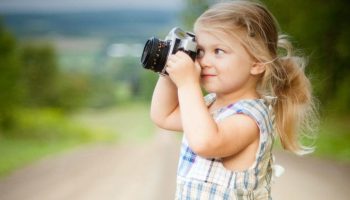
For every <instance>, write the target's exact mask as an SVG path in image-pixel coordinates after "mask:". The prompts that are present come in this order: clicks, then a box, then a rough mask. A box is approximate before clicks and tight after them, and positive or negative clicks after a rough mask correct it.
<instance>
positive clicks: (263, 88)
mask: <svg viewBox="0 0 350 200" xmlns="http://www.w3.org/2000/svg"><path fill="white" fill-rule="evenodd" d="M199 29H200V30H206V31H211V32H221V33H226V34H230V35H231V36H232V37H235V38H237V39H239V40H240V42H241V43H242V45H243V46H244V47H245V49H246V50H247V52H248V53H249V54H250V55H251V56H252V58H253V59H254V60H256V61H257V62H259V63H263V64H265V66H266V70H265V72H264V74H263V75H262V76H261V79H260V81H259V82H258V86H257V91H258V92H259V93H260V95H262V96H264V95H269V96H276V97H277V100H276V103H275V105H274V107H273V109H274V113H275V122H276V123H275V126H276V132H277V134H278V136H279V138H280V141H281V143H282V146H283V147H284V148H285V149H287V150H290V151H292V152H294V153H297V154H304V153H309V152H312V150H313V148H312V147H310V146H309V147H308V146H304V145H302V144H301V142H300V137H299V136H310V135H313V133H314V132H315V127H316V124H317V123H316V122H317V121H318V120H317V109H316V106H315V101H314V98H313V95H312V88H311V84H310V81H309V79H308V78H307V76H306V75H305V72H304V69H305V66H306V59H305V58H304V57H302V56H298V55H296V53H295V51H294V49H293V46H292V44H291V42H290V41H289V40H288V37H287V35H280V34H279V26H278V23H277V21H276V20H275V18H274V16H273V15H272V14H271V13H270V12H269V11H268V9H267V8H266V7H265V6H264V5H263V4H261V3H259V2H256V1H244V0H236V1H230V2H221V3H218V4H215V5H214V6H213V7H211V8H210V9H208V10H207V11H206V12H204V13H203V14H202V15H201V16H200V17H199V18H198V19H197V20H196V22H195V25H194V30H195V32H196V31H197V30H199Z"/></svg>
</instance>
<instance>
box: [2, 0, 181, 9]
mask: <svg viewBox="0 0 350 200" xmlns="http://www.w3.org/2000/svg"><path fill="white" fill-rule="evenodd" d="M183 1H184V0H0V12H11V11H36V12H38V11H39V12H40V11H44V12H55V11H72V10H73V11H75V10H103V9H124V8H135V9H139V8H147V9H151V8H154V9H181V7H182V5H183Z"/></svg>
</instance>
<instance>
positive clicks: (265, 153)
mask: <svg viewBox="0 0 350 200" xmlns="http://www.w3.org/2000/svg"><path fill="white" fill-rule="evenodd" d="M205 100H206V102H207V105H210V104H211V103H212V102H214V101H215V94H209V95H207V96H206V97H205ZM234 114H246V115H248V116H250V117H251V118H252V119H254V120H255V121H256V123H257V125H258V126H259V129H260V140H259V148H258V151H257V152H256V156H255V157H256V159H255V162H254V164H253V165H252V166H251V167H250V168H248V169H246V170H244V171H232V170H229V169H226V168H225V167H224V166H223V164H222V162H221V159H220V158H212V159H207V158H202V157H200V156H198V155H196V153H194V152H193V151H192V150H191V148H190V147H189V146H188V142H187V140H186V138H185V137H183V139H182V144H181V153H180V159H179V165H178V171H177V188H176V199H177V200H192V199H193V200H197V199H198V200H206V199H208V200H222V199H225V200H246V199H259V200H260V199H261V200H262V199H263V200H267V199H271V194H270V183H271V176H272V163H273V157H272V153H271V150H272V146H273V141H274V136H273V132H274V128H273V127H274V125H273V121H274V120H273V115H272V107H271V98H270V99H268V98H266V99H265V98H264V99H253V100H241V101H238V102H236V103H234V104H231V105H229V106H226V107H224V108H221V109H219V110H217V111H216V112H215V113H213V114H212V115H213V118H214V120H215V121H216V122H219V121H221V120H224V119H225V118H226V117H229V116H231V115H234Z"/></svg>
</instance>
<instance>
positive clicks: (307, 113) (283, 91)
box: [270, 35, 317, 154]
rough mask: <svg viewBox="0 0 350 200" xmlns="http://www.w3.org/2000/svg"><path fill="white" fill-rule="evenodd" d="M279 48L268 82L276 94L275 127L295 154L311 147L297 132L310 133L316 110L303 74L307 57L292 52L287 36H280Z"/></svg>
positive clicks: (309, 87) (307, 134)
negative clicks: (304, 143) (303, 141)
mask: <svg viewBox="0 0 350 200" xmlns="http://www.w3.org/2000/svg"><path fill="white" fill-rule="evenodd" d="M277 46H278V48H279V50H282V51H285V52H284V53H285V54H286V55H285V56H283V57H280V58H279V59H277V60H276V62H275V63H274V64H273V65H272V66H273V67H272V75H271V76H270V78H271V79H270V80H271V82H270V86H271V89H272V93H274V95H275V96H276V97H277V102H276V104H275V106H274V111H275V120H276V129H277V133H278V135H279V138H280V140H281V143H282V145H283V147H284V148H285V149H287V150H290V151H292V152H294V153H297V154H305V153H310V152H312V151H313V147H312V146H311V147H308V146H305V145H302V144H301V143H300V139H301V137H300V136H308V137H309V136H312V133H313V132H314V127H315V125H316V124H315V123H316V122H317V114H316V109H315V103H314V98H313V96H312V88H311V84H310V80H309V79H308V78H307V76H306V75H305V72H304V69H305V66H306V60H305V58H304V57H302V56H297V55H295V53H294V51H293V47H292V45H291V43H290V42H289V41H288V39H287V38H286V36H284V35H282V36H279V39H278V44H277Z"/></svg>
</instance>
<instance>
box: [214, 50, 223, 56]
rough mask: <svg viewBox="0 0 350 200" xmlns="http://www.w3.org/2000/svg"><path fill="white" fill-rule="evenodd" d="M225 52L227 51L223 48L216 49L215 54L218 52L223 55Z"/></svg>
mask: <svg viewBox="0 0 350 200" xmlns="http://www.w3.org/2000/svg"><path fill="white" fill-rule="evenodd" d="M224 53H225V51H224V50H222V49H215V54H216V55H222V54H224Z"/></svg>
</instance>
